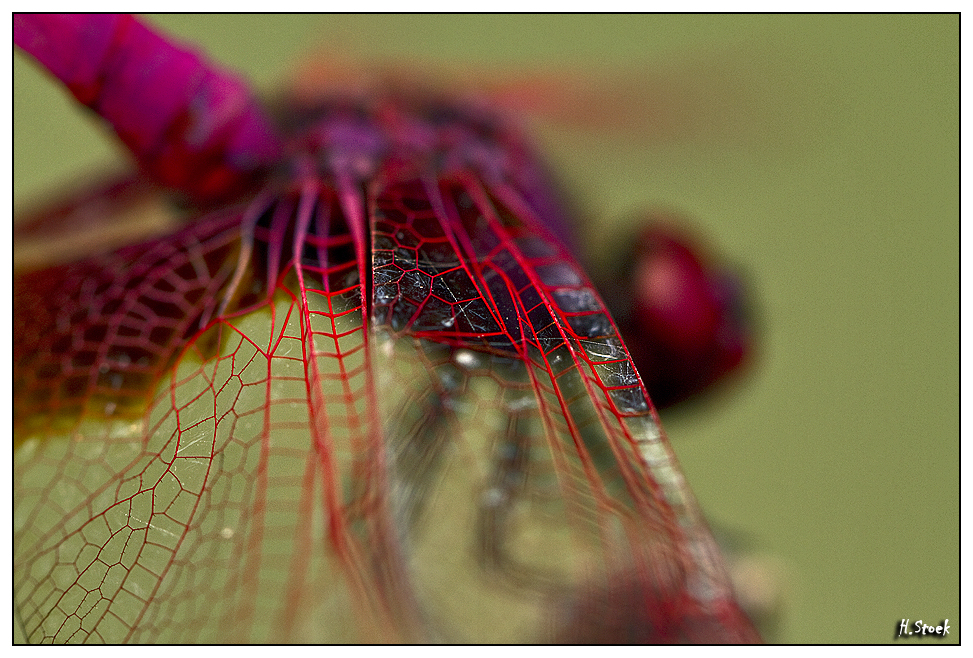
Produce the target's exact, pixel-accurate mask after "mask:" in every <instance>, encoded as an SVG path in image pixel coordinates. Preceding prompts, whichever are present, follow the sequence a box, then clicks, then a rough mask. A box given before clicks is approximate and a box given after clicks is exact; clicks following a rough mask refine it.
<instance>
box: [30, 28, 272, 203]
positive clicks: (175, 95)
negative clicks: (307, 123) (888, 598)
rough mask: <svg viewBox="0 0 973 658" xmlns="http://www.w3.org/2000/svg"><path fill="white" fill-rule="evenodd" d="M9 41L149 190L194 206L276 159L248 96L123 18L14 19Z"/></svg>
mask: <svg viewBox="0 0 973 658" xmlns="http://www.w3.org/2000/svg"><path fill="white" fill-rule="evenodd" d="M14 41H15V43H16V44H17V45H18V46H20V47H21V48H23V49H24V50H25V51H26V52H28V53H30V54H31V55H33V56H34V57H35V58H36V59H37V61H38V62H40V63H41V64H43V65H44V66H45V67H46V68H47V69H48V70H49V71H50V72H51V73H52V74H53V75H54V76H56V77H57V78H58V79H59V80H61V82H63V83H64V85H65V86H66V87H67V88H68V89H69V90H70V91H71V93H73V94H74V96H75V97H76V98H77V99H78V101H80V102H81V103H83V104H84V105H86V106H88V107H90V108H92V109H93V110H94V111H95V112H97V113H98V114H99V115H100V116H101V117H103V118H104V119H105V120H106V121H107V122H108V123H109V124H110V125H111V126H112V128H113V129H114V130H115V132H116V133H117V134H118V136H119V138H120V139H121V140H122V141H123V142H124V143H125V145H126V146H128V148H129V149H130V150H131V151H132V154H133V155H134V156H135V157H136V159H137V160H138V161H139V163H140V164H141V166H142V167H143V168H144V169H145V170H146V171H147V172H148V173H149V174H150V175H151V176H153V177H154V178H155V179H156V180H157V181H158V182H160V183H161V184H163V185H166V186H169V187H171V188H173V189H175V190H180V191H182V192H185V193H187V194H189V195H190V196H192V197H194V198H195V199H198V200H203V201H208V200H212V199H216V198H221V197H225V196H226V195H227V194H228V193H230V192H233V191H239V189H240V188H241V186H242V185H244V184H245V183H246V182H247V181H249V180H251V179H252V175H253V174H254V172H256V171H258V170H260V169H261V168H265V167H268V166H270V165H272V164H274V163H275V162H276V161H277V159H278V158H279V157H280V141H279V138H278V135H277V133H276V130H275V129H274V127H273V126H272V124H271V123H270V122H269V121H268V120H267V118H266V117H265V116H264V114H263V111H262V110H261V108H260V107H259V106H258V104H257V102H256V100H255V99H254V97H253V96H252V95H251V93H250V90H249V88H248V87H247V86H246V84H244V83H243V82H241V81H240V80H239V79H237V78H236V77H235V76H233V75H231V74H229V73H226V72H223V71H221V70H219V69H218V68H216V67H214V66H212V65H211V64H210V63H209V62H207V61H206V60H205V59H204V58H202V57H201V56H199V55H197V54H195V53H194V52H193V51H192V50H190V49H183V48H180V47H177V46H175V45H173V44H172V43H170V42H169V41H168V40H167V39H166V38H165V37H163V36H160V35H158V34H156V33H155V32H153V31H152V30H149V29H148V28H146V27H145V26H144V25H143V24H142V23H140V22H139V21H138V20H136V19H135V18H133V17H132V16H128V15H119V14H75V15H70V14H16V15H15V16H14Z"/></svg>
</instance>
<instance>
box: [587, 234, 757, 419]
mask: <svg viewBox="0 0 973 658" xmlns="http://www.w3.org/2000/svg"><path fill="white" fill-rule="evenodd" d="M683 223H685V222H683ZM620 262H622V263H624V264H625V265H624V266H623V267H621V268H619V270H618V272H619V273H618V274H616V281H615V284H614V286H613V285H612V284H611V283H607V284H606V285H605V288H607V289H608V290H612V289H613V288H614V289H615V291H616V292H615V293H614V296H613V297H611V298H610V299H611V301H612V302H613V310H614V311H615V316H616V319H617V321H618V323H619V326H620V329H621V331H622V335H623V336H624V337H625V340H626V343H627V344H628V346H629V350H630V351H631V353H632V360H633V361H634V362H635V365H636V367H637V368H638V369H639V373H640V374H641V375H642V380H643V381H644V382H645V385H646V388H647V389H648V391H649V396H650V397H651V398H652V401H653V402H654V403H655V405H656V406H657V407H666V406H669V405H672V404H675V403H677V402H680V401H682V400H685V399H687V398H691V397H693V396H695V395H696V394H698V393H700V392H702V391H704V390H706V389H707V388H709V387H710V386H712V385H713V384H715V383H717V382H720V381H722V380H723V379H725V378H726V377H727V376H728V375H730V374H732V373H734V372H737V371H739V369H740V368H741V367H742V366H743V365H744V364H745V362H746V360H747V358H748V354H749V353H750V350H751V344H752V336H751V326H750V324H749V317H750V314H749V312H748V309H747V306H746V300H745V293H744V290H743V285H742V282H741V279H740V278H739V277H738V276H737V275H736V274H734V273H733V272H731V271H730V270H728V269H724V268H720V267H718V266H715V265H714V264H713V259H712V257H711V255H710V254H709V253H707V251H706V250H705V249H704V247H703V245H701V244H700V242H699V241H698V240H696V239H694V238H693V237H691V236H690V234H689V232H688V231H687V230H686V229H685V228H680V227H678V226H677V225H676V223H675V222H673V221H672V220H662V219H659V218H650V219H649V220H647V222H646V226H645V227H644V228H643V229H642V230H641V231H640V232H639V234H638V236H637V238H636V240H635V243H634V246H633V247H632V249H631V251H630V253H629V255H628V257H627V258H626V259H623V260H622V261H620Z"/></svg>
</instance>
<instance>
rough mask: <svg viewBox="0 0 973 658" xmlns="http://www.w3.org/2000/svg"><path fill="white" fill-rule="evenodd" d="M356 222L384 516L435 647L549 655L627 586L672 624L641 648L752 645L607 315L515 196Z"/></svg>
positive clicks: (410, 207) (422, 191)
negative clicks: (383, 456) (555, 643)
mask: <svg viewBox="0 0 973 658" xmlns="http://www.w3.org/2000/svg"><path fill="white" fill-rule="evenodd" d="M370 210H371V217H372V249H373V276H374V297H373V300H374V306H373V309H372V321H373V333H374V336H375V340H374V344H373V347H372V352H373V354H374V355H375V357H374V358H375V360H376V363H381V367H379V368H378V370H377V373H376V376H377V378H378V381H379V386H378V390H379V395H378V397H377V402H378V404H379V406H380V408H381V409H382V412H381V416H382V418H383V419H385V420H386V421H387V427H388V428H390V429H389V430H388V431H387V432H386V434H385V437H386V441H387V447H386V451H387V453H388V456H387V462H388V464H389V467H388V468H389V478H388V486H389V487H390V488H391V491H392V494H391V495H390V496H389V498H390V500H391V501H392V514H393V518H394V519H395V524H396V527H397V528H399V529H400V533H399V538H400V540H401V541H402V543H403V546H404V549H403V553H405V554H406V555H408V556H409V561H408V568H409V569H410V582H411V583H412V589H413V596H414V597H416V600H418V601H420V602H421V606H422V610H423V614H424V615H425V616H426V617H428V618H429V619H431V620H433V622H434V623H436V624H438V625H439V628H441V629H447V630H445V631H444V632H447V633H448V632H450V629H451V630H452V631H455V632H458V633H459V634H458V635H457V636H448V635H447V637H448V638H449V639H462V640H474V641H485V640H500V641H524V640H538V639H547V640H550V639H555V638H556V637H558V635H557V633H558V632H559V631H556V630H555V631H554V633H555V634H554V635H551V632H552V630H551V629H556V628H557V626H558V623H559V619H558V615H559V614H562V613H563V614H562V616H563V617H564V619H568V618H570V616H571V614H572V613H571V612H570V610H571V609H572V605H575V603H576V602H577V601H585V600H588V599H589V598H591V597H594V596H595V592H598V591H603V590H605V589H610V588H612V587H614V583H616V582H618V581H620V580H624V579H631V580H634V581H635V582H637V583H641V584H642V588H641V589H642V594H643V595H644V596H649V598H653V597H654V598H656V599H657V600H660V601H663V602H664V605H663V606H662V607H663V608H666V606H668V608H666V610H667V614H668V615H669V618H667V619H664V620H663V619H661V618H657V619H656V620H655V621H657V622H658V623H659V624H660V625H661V624H663V623H665V624H668V625H669V626H671V628H666V629H664V631H662V630H659V629H656V631H655V635H653V633H652V632H645V633H644V634H643V635H641V636H640V638H641V639H643V640H645V639H648V640H650V641H651V640H655V641H662V640H674V641H691V640H693V639H704V636H703V634H702V633H701V632H697V631H696V629H695V628H692V627H691V625H687V626H685V627H680V626H679V624H680V622H679V618H680V617H681V616H682V617H686V618H689V617H690V616H691V615H683V614H682V613H683V612H688V611H692V612H693V614H695V615H698V616H699V617H701V618H705V619H707V620H709V621H708V622H707V623H706V624H705V627H706V629H707V632H708V633H709V635H706V636H705V639H704V641H721V640H722V641H727V640H737V641H739V640H748V639H749V640H752V639H754V638H755V636H754V635H752V634H751V633H752V630H751V629H750V627H749V623H748V622H747V621H746V619H745V617H744V616H743V615H742V614H740V613H739V610H738V609H737V608H736V605H735V603H733V599H732V593H731V591H730V587H729V585H728V581H727V578H726V575H725V574H724V573H723V569H722V565H721V561H720V558H719V557H718V552H717V549H716V547H715V545H714V544H713V540H712V538H711V537H710V534H709V531H708V529H707V528H706V526H705V523H704V522H703V521H702V519H701V517H700V514H699V512H698V509H697V507H696V504H695V502H694V500H693V498H692V495H691V494H690V492H689V490H688V488H687V487H686V484H685V482H684V481H683V478H682V476H681V474H680V472H679V469H678V467H677V465H676V463H675V459H674V457H673V455H672V453H671V450H670V449H669V446H668V442H667V440H666V439H665V437H664V434H663V433H662V430H661V427H660V426H659V424H658V419H657V417H656V415H655V412H654V410H653V409H652V407H651V404H650V403H649V401H648V399H647V397H646V395H645V391H644V388H643V386H642V383H641V381H640V379H639V377H638V375H637V374H636V371H635V369H634V367H633V366H632V363H631V360H630V358H629V356H628V353H627V351H626V349H625V347H624V345H623V344H622V342H621V340H620V339H619V338H618V335H617V332H616V330H615V327H614V325H613V323H612V321H611V319H610V317H609V316H608V314H607V313H606V311H605V309H604V307H603V305H602V303H601V301H600V299H599V298H598V295H597V293H596V292H595V291H594V290H593V288H592V287H591V286H590V283H589V282H588V281H587V279H586V277H585V276H584V274H583V272H582V270H581V269H580V268H579V267H578V266H577V265H576V264H575V262H574V261H573V259H572V258H571V257H570V255H569V254H568V253H567V251H566V250H565V249H564V248H563V247H560V246H559V244H558V241H557V240H556V239H554V238H553V236H550V235H549V234H547V233H546V232H545V229H544V228H543V226H541V225H540V223H539V222H538V221H537V220H536V219H535V218H533V217H532V211H531V208H530V205H529V204H528V203H527V202H526V201H525V199H524V197H523V196H522V195H520V194H518V192H517V190H516V189H515V188H514V187H512V186H504V185H495V186H489V185H485V184H483V183H481V182H479V181H478V180H477V179H476V178H475V177H473V176H459V177H457V178H453V179H450V178H446V179H440V180H438V181H437V180H429V179H423V178H419V177H417V178H415V179H412V180H409V179H406V180H401V181H398V182H394V183H389V184H388V185H386V186H385V187H384V188H382V189H380V190H379V191H378V192H377V193H376V194H375V195H374V197H373V199H372V201H371V207H370ZM573 602H574V603H573ZM561 621H563V619H562V620H561ZM646 621H647V620H646V619H644V618H643V619H641V622H642V623H643V624H644V623H645V622H646ZM648 621H649V622H651V621H653V620H648Z"/></svg>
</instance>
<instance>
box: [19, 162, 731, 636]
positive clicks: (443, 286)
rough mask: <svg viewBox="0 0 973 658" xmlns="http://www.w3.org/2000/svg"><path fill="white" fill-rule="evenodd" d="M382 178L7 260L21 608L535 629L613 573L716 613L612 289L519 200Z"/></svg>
mask: <svg viewBox="0 0 973 658" xmlns="http://www.w3.org/2000/svg"><path fill="white" fill-rule="evenodd" d="M384 180H385V181H386V182H384V183H383V184H381V185H375V186H374V187H373V188H370V189H369V190H368V191H366V192H365V193H362V192H361V191H360V189H359V188H355V187H353V186H349V185H341V184H339V185H338V186H337V187H330V186H328V185H324V184H321V183H316V182H313V181H312V182H306V183H305V184H302V185H299V186H297V188H296V189H295V190H294V191H293V192H291V193H289V194H285V195H282V196H280V197H278V198H275V199H273V200H269V198H266V197H259V196H258V198H257V199H256V200H255V201H253V202H252V203H251V204H250V205H249V206H247V207H241V208H237V209H234V210H232V211H222V212H220V213H216V214H213V215H211V216H209V217H207V218H206V219H204V220H202V221H199V222H196V223H194V224H192V225H189V226H188V227H187V228H185V229H183V230H181V231H179V232H177V233H176V234H174V235H173V236H171V237H169V238H167V239H164V240H157V241H153V242H150V243H146V244H144V245H139V246H135V247H127V248H125V249H121V250H118V251H116V252H113V253H111V254H108V255H106V256H102V257H96V258H92V259H88V260H86V261H82V262H81V263H78V264H75V265H69V266H58V267H55V268H50V269H47V270H41V271H39V272H35V273H32V274H27V275H22V276H20V277H18V278H17V281H16V284H15V319H16V323H17V330H16V331H15V336H16V337H17V338H16V341H15V350H14V353H15V389H14V390H15V396H14V408H15V429H16V432H15V446H16V452H15V478H16V487H17V500H16V509H15V540H14V551H15V573H14V586H15V599H16V604H17V609H18V612H19V619H20V623H21V624H22V626H23V629H24V632H25V634H26V636H27V638H28V640H30V641H39V642H44V641H55V642H62V641H67V642H85V641H100V642H122V641H134V642H172V643H183V642H274V641H294V642H322V641H363V640H378V641H413V640H445V641H478V642H482V641H507V642H511V641H530V640H545V639H547V640H550V639H556V638H558V637H563V632H564V631H563V629H562V628H561V626H563V625H564V624H565V623H570V621H569V620H570V619H571V615H572V614H575V613H574V612H573V611H575V610H576V609H578V607H579V606H582V607H583V605H584V602H585V601H589V600H592V597H595V596H597V593H598V592H602V591H605V590H609V591H610V590H611V589H612V588H613V587H615V585H614V584H615V583H617V582H619V581H620V580H633V579H634V581H635V582H637V583H645V584H646V585H645V589H646V590H647V591H649V592H651V594H650V597H655V598H658V599H660V600H666V599H667V598H672V597H676V598H678V599H679V600H681V601H682V600H684V601H688V603H685V602H684V603H682V604H679V605H683V606H685V607H687V608H689V607H692V609H694V610H702V611H703V613H705V614H707V615H716V616H720V615H722V614H729V615H732V614H735V613H733V612H732V610H731V612H730V613H725V612H724V611H725V610H730V609H731V608H732V605H731V602H732V601H731V598H730V597H731V595H730V591H729V586H728V585H727V584H726V580H725V576H724V575H723V573H722V567H721V566H720V561H719V558H718V557H717V554H716V551H715V547H714V546H713V545H712V540H711V539H710V537H709V534H708V531H707V530H706V528H705V526H704V525H703V524H702V522H701V520H700V518H699V515H698V512H697V511H696V507H695V503H694V502H693V500H692V498H691V495H690V494H689V492H688V489H687V488H686V486H685V484H684V483H683V480H682V477H681V475H680V474H679V471H678V469H677V467H676V465H675V463H674V460H673V457H672V455H671V452H670V450H669V447H668V444H667V442H666V440H665V438H664V436H663V434H662V432H661V429H660V427H659V425H658V422H657V419H656V417H655V414H654V411H653V409H652V407H651V405H650V404H649V402H648V400H647V398H646V396H645V393H644V389H643V387H642V385H641V381H640V380H639V378H638V376H637V374H636V372H635V369H634V367H633V366H632V364H631V361H630V359H629V357H628V353H627V351H626V350H625V347H624V345H623V344H622V342H621V340H620V339H619V338H618V336H617V333H616V330H615V327H614V325H613V323H612V321H611V319H610V318H609V316H608V314H607V312H606V311H605V309H604V307H603V305H602V303H601V301H600V300H599V298H598V296H597V294H596V293H595V292H594V290H593V289H592V288H591V286H590V284H589V283H588V281H587V279H586V278H585V276H584V274H583V273H582V271H581V270H580V268H579V267H578V266H577V265H576V264H575V263H574V261H573V260H572V259H571V258H570V256H569V255H568V254H567V253H566V252H565V251H564V250H563V249H562V248H560V247H559V246H557V245H558V243H557V241H556V240H554V239H553V238H551V236H548V235H545V234H544V232H543V230H544V229H543V228H541V227H540V226H539V224H538V222H537V221H536V220H535V219H533V218H532V211H531V206H530V204H529V203H528V202H527V201H525V200H524V198H522V197H521V196H520V195H519V193H518V192H517V191H516V189H515V188H514V187H505V186H502V185H494V186H490V185H488V184H485V183H482V182H481V181H480V180H479V179H477V178H476V177H474V176H472V175H459V176H455V177H446V178H442V179H424V178H409V177H402V176H389V177H387V178H386V179H384ZM356 226H359V227H362V228H361V229H358V228H356ZM366 226H367V229H365V227H366ZM362 229H365V230H362ZM366 231H367V234H366ZM366 253H367V254H370V256H366ZM47 300H54V302H55V303H47ZM733 610H735V609H733ZM565 620H568V621H565ZM730 623H732V622H730ZM690 631H691V629H690V630H687V631H686V633H687V634H688V633H689V632H690Z"/></svg>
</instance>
